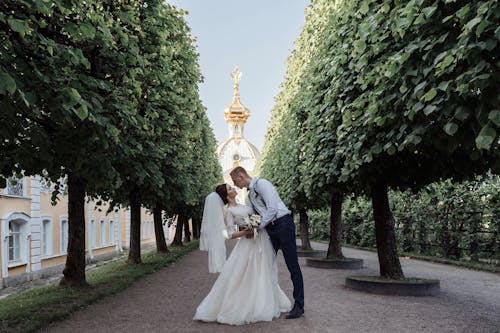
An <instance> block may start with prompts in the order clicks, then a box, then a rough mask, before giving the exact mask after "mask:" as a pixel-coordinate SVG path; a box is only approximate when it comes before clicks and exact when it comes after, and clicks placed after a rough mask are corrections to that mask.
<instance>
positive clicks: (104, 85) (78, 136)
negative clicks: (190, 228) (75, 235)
mask: <svg viewBox="0 0 500 333" xmlns="http://www.w3.org/2000/svg"><path fill="white" fill-rule="evenodd" d="M0 8H1V9H2V11H1V13H2V14H1V16H0V26H1V27H2V29H1V30H0V41H1V44H2V48H1V49H0V56H1V57H0V58H1V60H0V96H1V97H2V99H1V102H0V108H1V109H2V112H1V113H0V122H2V124H7V125H8V126H6V128H4V129H3V131H2V134H0V135H1V136H0V175H4V176H10V175H12V174H13V173H14V172H19V171H21V170H24V172H25V174H26V175H32V174H43V175H45V176H46V177H47V178H50V179H51V180H52V181H54V182H57V181H58V179H60V178H61V176H63V175H65V174H68V173H70V174H72V175H73V176H74V177H78V178H79V179H81V180H82V181H83V182H84V184H85V190H86V192H87V193H88V194H90V195H93V196H98V197H101V198H103V199H111V200H113V201H114V202H115V203H116V204H126V203H127V202H128V200H129V198H130V195H131V194H133V195H135V196H136V199H138V200H139V201H141V203H143V204H144V205H146V206H149V207H153V206H154V205H156V204H157V203H162V204H165V205H167V203H168V204H170V205H171V206H172V207H173V206H177V205H179V204H180V203H182V204H186V205H190V206H195V205H198V204H202V202H203V198H204V196H205V195H206V194H207V193H208V191H209V190H210V188H211V187H212V185H213V184H214V183H215V182H216V179H217V180H218V179H219V178H220V174H221V172H220V168H219V167H218V163H217V159H216V156H215V139H214V137H213V133H212V131H211V129H210V128H209V122H208V119H207V117H206V115H205V109H204V108H203V106H202V104H201V101H200V99H199V96H198V83H200V82H201V74H200V72H199V66H198V64H197V60H198V59H197V53H196V50H195V47H194V40H193V38H192V37H191V35H190V33H189V28H188V27H187V25H186V22H185V20H184V17H183V15H184V12H182V11H179V10H177V9H176V8H175V7H173V6H171V5H168V4H164V3H163V1H159V0H158V1H127V0H120V1H112V2H101V1H81V0H72V1H66V2H57V3H55V4H54V3H50V2H43V1H42V2H40V1H22V2H18V1H3V2H1V3H0ZM172 207H169V209H170V210H173V208H172Z"/></svg>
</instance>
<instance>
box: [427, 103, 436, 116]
mask: <svg viewBox="0 0 500 333" xmlns="http://www.w3.org/2000/svg"><path fill="white" fill-rule="evenodd" d="M436 109H437V106H435V105H427V106H426V107H425V109H424V114H425V115H426V116H428V115H430V114H431V113H433V112H434V111H435V110H436Z"/></svg>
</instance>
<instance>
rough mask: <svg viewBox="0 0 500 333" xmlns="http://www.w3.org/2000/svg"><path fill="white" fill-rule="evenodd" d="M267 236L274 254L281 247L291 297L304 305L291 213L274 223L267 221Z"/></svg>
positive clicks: (298, 303)
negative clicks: (291, 288)
mask: <svg viewBox="0 0 500 333" xmlns="http://www.w3.org/2000/svg"><path fill="white" fill-rule="evenodd" d="M266 230H267V233H268V234H269V238H271V243H272V244H273V247H274V251H275V252H276V254H277V253H278V250H279V249H281V251H282V252H283V257H284V258H285V262H286V266H287V267H288V271H289V272H290V277H291V279H292V283H293V298H294V299H295V304H296V305H298V306H300V307H302V308H303V307H304V280H303V279H302V271H301V270H300V266H299V258H298V257H297V244H296V242H295V224H294V223H293V217H292V216H291V215H286V216H283V217H281V218H280V219H279V222H278V223H276V224H275V225H272V224H271V223H269V224H268V225H267V226H266Z"/></svg>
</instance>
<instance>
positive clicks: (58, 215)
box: [40, 192, 68, 255]
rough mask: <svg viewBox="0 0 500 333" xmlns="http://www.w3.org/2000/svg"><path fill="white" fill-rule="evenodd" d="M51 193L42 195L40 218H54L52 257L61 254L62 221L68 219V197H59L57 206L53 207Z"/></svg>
mask: <svg viewBox="0 0 500 333" xmlns="http://www.w3.org/2000/svg"><path fill="white" fill-rule="evenodd" d="M50 198H51V194H50V193H43V192H42V193H40V216H41V217H42V218H43V217H47V216H48V217H51V218H52V255H58V254H62V253H64V251H63V252H61V220H62V219H63V218H64V219H68V197H67V196H62V195H60V196H59V200H58V201H57V203H56V205H55V206H52V203H51V200H50Z"/></svg>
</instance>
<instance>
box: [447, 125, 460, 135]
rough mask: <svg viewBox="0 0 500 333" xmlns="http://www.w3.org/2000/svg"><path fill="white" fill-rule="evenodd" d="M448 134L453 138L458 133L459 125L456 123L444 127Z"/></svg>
mask: <svg viewBox="0 0 500 333" xmlns="http://www.w3.org/2000/svg"><path fill="white" fill-rule="evenodd" d="M443 129H444V131H445V132H446V134H448V135H451V136H453V135H454V134H455V133H456V132H457V131H458V125H457V124H455V123H447V124H446V125H444V127H443Z"/></svg>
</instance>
